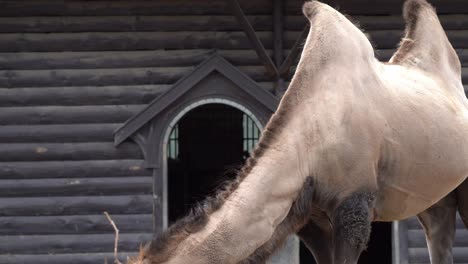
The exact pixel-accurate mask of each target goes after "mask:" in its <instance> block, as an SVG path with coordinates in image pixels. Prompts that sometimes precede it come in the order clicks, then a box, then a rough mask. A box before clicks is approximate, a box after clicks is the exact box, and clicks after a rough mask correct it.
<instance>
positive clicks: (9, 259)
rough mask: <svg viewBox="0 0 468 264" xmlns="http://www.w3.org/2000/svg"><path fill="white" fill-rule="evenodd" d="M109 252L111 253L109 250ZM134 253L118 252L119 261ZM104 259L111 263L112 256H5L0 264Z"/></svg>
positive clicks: (84, 263) (81, 263) (77, 263)
mask: <svg viewBox="0 0 468 264" xmlns="http://www.w3.org/2000/svg"><path fill="white" fill-rule="evenodd" d="M109 251H112V249H110V250H109ZM134 255H136V253H135V252H131V253H125V252H123V251H120V253H119V259H121V260H125V259H126V258H127V256H134ZM104 259H107V260H108V263H109V262H112V260H113V259H114V254H113V253H112V252H109V253H85V254H83V253H81V254H80V253H75V254H73V253H69V254H47V253H44V254H24V255H21V254H15V255H12V254H7V255H0V264H12V263H22V264H23V263H24V264H29V263H31V264H63V263H67V264H102V263H104Z"/></svg>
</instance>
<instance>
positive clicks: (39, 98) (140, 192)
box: [0, 0, 295, 264]
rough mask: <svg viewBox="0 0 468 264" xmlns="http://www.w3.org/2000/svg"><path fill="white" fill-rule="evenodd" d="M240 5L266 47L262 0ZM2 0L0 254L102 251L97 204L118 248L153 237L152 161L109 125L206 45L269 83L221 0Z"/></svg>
mask: <svg viewBox="0 0 468 264" xmlns="http://www.w3.org/2000/svg"><path fill="white" fill-rule="evenodd" d="M240 5H241V7H242V8H243V11H244V12H245V13H246V15H247V19H248V20H249V22H250V23H251V24H252V26H253V27H254V29H255V30H256V31H257V34H258V37H259V39H260V40H261V41H262V43H263V45H264V46H265V47H266V48H267V49H266V54H267V56H271V55H272V53H273V51H272V49H273V45H272V13H271V12H272V6H271V4H270V3H269V0H262V1H241V2H240ZM0 9H1V10H0V40H1V41H0V263H1V264H3V263H35V264H37V263H65V262H66V263H80V264H83V263H93V264H95V263H99V264H102V263H104V258H105V257H108V258H109V259H110V260H111V259H112V251H113V242H114V231H113V229H112V227H111V225H110V224H109V223H108V221H107V219H106V218H105V216H104V215H103V211H108V212H109V213H110V214H111V215H112V217H113V220H114V221H115V222H116V224H117V226H118V227H119V229H120V231H121V235H120V242H119V250H120V252H122V255H123V256H125V255H128V254H133V253H132V252H135V251H136V250H137V248H138V246H139V244H140V243H141V242H143V241H146V240H149V239H151V237H152V234H153V232H154V231H155V230H154V222H155V220H154V218H153V195H152V193H153V178H152V171H150V170H147V169H145V168H144V167H143V166H144V165H143V159H144V156H143V153H142V152H141V150H140V148H139V147H138V146H137V144H135V143H133V142H125V143H123V144H122V145H121V146H119V147H118V148H116V147H115V146H114V145H113V132H114V131H115V129H117V128H118V127H120V126H121V125H122V124H123V123H124V122H125V121H127V120H128V119H129V118H130V117H132V116H133V115H135V114H136V113H138V112H139V111H140V110H141V109H143V108H144V107H145V105H146V104H148V103H149V102H150V101H152V100H153V99H154V98H156V97H158V96H159V95H160V94H162V93H163V92H165V91H167V90H168V89H170V88H171V86H172V84H174V83H175V82H176V81H178V80H179V79H180V78H181V77H183V76H184V75H186V74H187V73H189V72H190V71H192V70H193V69H194V67H195V66H196V65H198V64H199V63H201V62H202V61H204V60H205V59H206V58H208V57H209V56H211V55H212V54H213V53H214V52H218V53H219V54H220V55H221V56H223V57H224V58H226V59H227V60H228V61H229V62H231V63H233V64H234V65H236V66H238V67H239V68H240V69H241V70H242V71H243V72H244V73H246V74H248V75H249V76H250V77H251V78H253V79H254V80H256V81H257V82H259V84H260V85H261V86H262V87H264V88H265V89H267V90H272V89H273V85H272V80H271V79H270V78H269V77H268V76H267V75H266V69H265V67H264V66H263V64H262V62H261V60H260V59H259V58H258V56H257V55H256V53H255V51H254V50H253V49H251V46H250V42H249V40H248V38H247V37H246V35H245V33H244V32H243V31H242V29H241V27H240V25H239V23H238V21H237V20H236V18H235V17H234V16H232V14H231V13H230V10H229V9H228V8H227V6H226V5H225V4H224V1H220V0H218V1H214V2H213V1H206V0H202V1H197V2H196V3H195V2H193V1H185V0H184V1H181V0H170V1H169V0H162V1H73V2H72V1H70V2H67V1H64V2H57V1H52V0H39V1H21V2H18V1H1V0H0ZM294 38H295V35H294V33H292V34H291V36H290V39H291V41H292V42H293V41H294ZM156 217H159V218H160V217H161V216H159V215H156ZM156 222H160V220H156ZM122 259H124V258H122Z"/></svg>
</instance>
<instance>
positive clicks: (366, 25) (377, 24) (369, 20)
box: [285, 14, 468, 31]
mask: <svg viewBox="0 0 468 264" xmlns="http://www.w3.org/2000/svg"><path fill="white" fill-rule="evenodd" d="M350 18H351V20H352V21H353V22H355V23H356V24H357V25H358V26H359V27H360V28H362V29H364V30H365V31H369V30H404V29H405V21H404V20H403V17H402V16H400V15H393V16H372V15H369V16H358V15H356V16H351V17H350ZM439 19H440V22H441V23H442V26H443V27H444V29H445V30H464V29H467V28H468V15H461V14H455V15H440V16H439ZM307 23H308V20H307V19H306V18H305V17H304V16H303V15H296V16H286V17H285V29H286V30H292V31H298V30H302V29H303V28H304V26H305V25H306V24H307Z"/></svg>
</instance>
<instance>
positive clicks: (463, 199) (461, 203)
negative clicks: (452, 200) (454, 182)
mask: <svg viewBox="0 0 468 264" xmlns="http://www.w3.org/2000/svg"><path fill="white" fill-rule="evenodd" d="M455 193H456V195H457V204H458V212H459V213H460V216H461V219H462V220H463V223H464V224H465V227H466V228H468V179H467V180H465V181H464V182H463V183H462V184H460V186H458V187H457V189H456V190H455Z"/></svg>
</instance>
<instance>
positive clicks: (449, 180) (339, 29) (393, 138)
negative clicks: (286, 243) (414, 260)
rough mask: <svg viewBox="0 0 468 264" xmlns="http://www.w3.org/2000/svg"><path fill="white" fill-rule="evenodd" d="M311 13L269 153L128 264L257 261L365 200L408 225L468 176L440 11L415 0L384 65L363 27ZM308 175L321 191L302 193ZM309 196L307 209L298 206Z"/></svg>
mask: <svg viewBox="0 0 468 264" xmlns="http://www.w3.org/2000/svg"><path fill="white" fill-rule="evenodd" d="M303 11H304V14H305V16H306V17H307V18H308V19H309V20H310V22H311V24H312V26H311V31H310V33H309V36H308V38H307V40H306V43H305V46H304V50H303V53H302V56H301V59H300V62H299V64H298V69H297V71H296V73H295V75H294V77H293V80H292V81H291V85H290V87H289V88H288V90H287V92H286V94H285V95H284V97H283V99H282V101H281V103H280V105H279V108H278V110H277V112H276V113H275V114H274V115H273V118H272V120H271V121H270V122H269V124H268V125H267V126H266V128H265V131H264V132H263V136H262V138H261V139H260V143H259V146H258V149H257V150H256V152H257V153H261V155H254V158H253V159H252V160H250V161H249V165H247V167H246V168H247V169H245V170H244V172H245V173H243V174H242V173H241V176H240V177H239V178H238V179H237V180H236V182H235V184H234V185H233V186H234V188H228V191H227V192H223V193H222V195H221V196H219V197H218V199H214V200H209V202H208V204H207V208H208V209H207V210H205V209H204V207H203V205H202V206H201V207H200V208H201V209H200V211H199V212H200V213H199V214H197V213H196V214H193V215H192V216H191V218H190V217H188V218H185V219H182V220H181V222H179V224H178V226H177V227H176V228H172V229H169V231H168V232H166V233H165V234H163V236H162V237H163V238H164V239H162V240H159V242H158V240H156V242H154V241H153V242H152V243H150V244H149V245H148V246H147V247H145V248H144V249H143V250H142V252H141V254H140V256H139V257H138V258H137V259H136V260H132V261H130V262H129V263H142V264H156V263H168V264H169V263H170V264H182V263H191V264H211V263H226V264H229V263H239V262H241V263H254V262H251V261H250V260H252V261H253V260H264V258H265V257H266V256H267V255H268V254H271V253H272V251H274V250H275V249H276V248H277V246H278V244H280V243H281V241H283V240H284V237H285V236H286V235H287V234H289V233H291V232H297V231H299V229H300V228H301V227H302V226H303V225H305V224H306V223H307V221H310V220H311V219H313V217H312V215H313V213H314V211H319V212H322V214H323V215H326V216H328V217H330V218H332V217H333V216H336V210H337V209H338V208H341V209H343V208H345V209H346V208H348V207H347V206H348V205H352V204H353V203H356V204H357V205H360V206H364V205H363V204H362V203H359V202H360V201H361V200H362V199H364V200H365V201H366V203H365V206H369V210H370V216H369V217H370V218H371V219H369V220H373V221H376V220H379V221H380V220H383V221H393V220H400V219H404V218H407V217H409V216H413V215H416V214H419V213H421V212H422V211H424V210H426V209H427V208H429V207H430V206H431V205H433V204H434V203H436V202H437V201H439V200H440V199H442V198H443V197H444V196H446V195H447V194H449V193H450V192H451V191H452V190H454V189H455V188H456V187H457V186H458V185H459V184H460V183H462V182H463V181H464V180H465V179H466V176H467V175H468V162H467V159H468V137H467V132H468V110H467V109H468V102H467V100H466V98H465V96H464V94H463V86H462V84H461V77H460V62H459V60H458V57H457V55H456V53H455V52H454V50H453V48H452V46H451V45H450V43H449V42H448V39H447V37H446V35H445V33H444V31H443V29H442V26H441V25H440V23H439V21H438V19H437V15H436V14H435V12H434V9H433V8H432V7H431V6H430V5H429V4H428V3H427V2H426V1H424V0H409V1H407V3H406V4H405V11H404V12H405V15H404V16H405V19H406V21H407V30H406V32H407V33H406V36H405V38H404V39H403V41H402V44H401V46H400V49H399V50H398V51H397V52H396V54H395V55H394V57H393V58H392V59H391V60H390V63H389V64H385V63H381V62H379V61H377V60H376V59H375V56H374V50H373V48H372V45H371V44H370V42H369V40H368V39H367V38H366V36H365V34H364V33H363V32H362V31H360V30H359V29H358V28H357V27H356V26H354V25H353V24H352V23H351V22H350V21H349V20H348V19H346V17H344V16H343V15H341V14H340V13H339V12H337V11H336V10H334V9H333V8H331V7H329V6H327V5H325V4H322V3H319V2H316V1H313V2H307V3H306V4H305V5H304V8H303ZM308 182H312V183H313V184H312V185H311V186H313V189H308V190H307V191H305V189H304V186H307V184H308ZM361 194H362V195H361ZM307 197H309V198H310V200H307ZM349 197H354V198H353V199H356V200H351V201H349V200H346V199H349ZM374 197H375V199H374ZM359 199H361V200H359ZM303 200H306V201H309V202H308V203H305V204H307V205H308V206H302V207H301V206H298V205H300V204H302V203H301V202H302V201H303ZM344 201H348V203H347V204H345V205H344V206H341V207H340V205H343V202H344ZM213 204H214V205H215V206H213ZM311 204H313V206H310V205H311ZM365 206H364V207H362V208H361V209H362V210H364V209H365V208H367V207H365ZM298 208H302V209H298ZM362 212H363V213H364V215H367V212H366V211H362ZM315 213H316V212H315ZM338 215H339V214H338ZM197 216H198V217H201V218H197ZM365 217H367V216H365ZM194 219H195V220H194ZM196 219H199V220H198V221H197V220H196ZM200 219H201V220H200ZM338 220H339V219H338ZM361 220H363V219H362V218H361ZM364 220H366V219H364ZM314 221H315V220H314ZM319 221H321V222H324V218H323V217H320V218H319ZM193 223H195V224H193ZM338 223H339V221H338ZM363 224H365V223H363ZM185 227H190V228H188V229H187V228H185ZM351 235H352V234H351ZM356 239H357V240H356V241H359V243H362V241H364V240H365V237H364V238H363V239H364V240H362V241H361V240H360V239H361V238H359V237H357V238H356ZM161 241H162V242H161ZM249 259H250V260H249ZM242 261H244V262H242Z"/></svg>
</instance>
